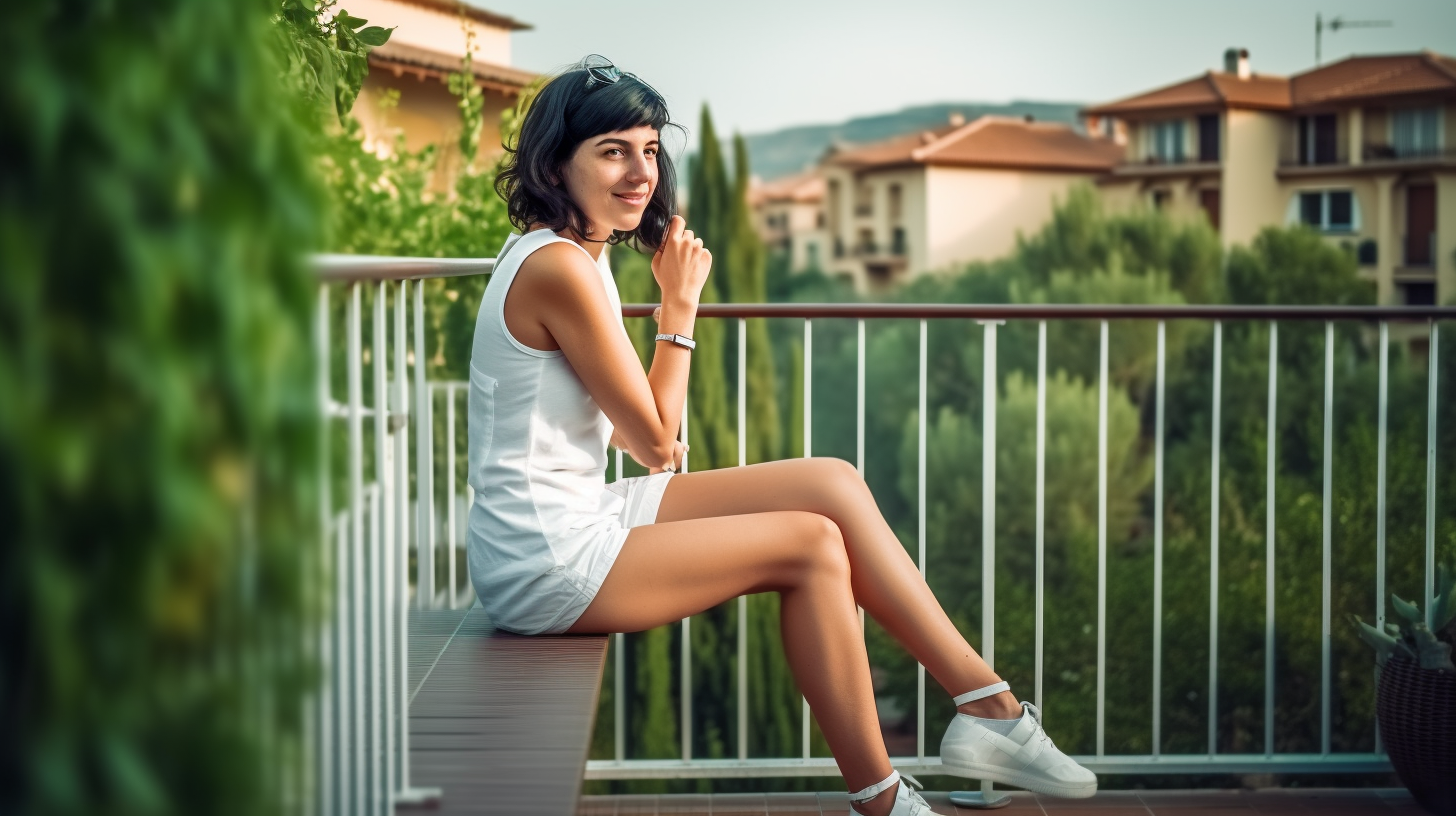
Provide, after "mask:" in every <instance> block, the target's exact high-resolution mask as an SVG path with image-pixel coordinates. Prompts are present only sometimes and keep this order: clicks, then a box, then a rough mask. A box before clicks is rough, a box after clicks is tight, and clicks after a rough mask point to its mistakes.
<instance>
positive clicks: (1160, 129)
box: [1148, 119, 1183, 164]
mask: <svg viewBox="0 0 1456 816" xmlns="http://www.w3.org/2000/svg"><path fill="white" fill-rule="evenodd" d="M1148 159H1149V160H1150V161H1154V162H1158V163H1160V164H1178V163H1180V162H1182V161H1183V120H1182V119H1165V120H1163V121H1161V122H1151V123H1149V124H1148Z"/></svg>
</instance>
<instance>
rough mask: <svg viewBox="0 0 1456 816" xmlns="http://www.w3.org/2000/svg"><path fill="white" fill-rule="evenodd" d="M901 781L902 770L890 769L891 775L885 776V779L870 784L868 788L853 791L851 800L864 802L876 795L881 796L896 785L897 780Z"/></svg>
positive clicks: (850, 796)
mask: <svg viewBox="0 0 1456 816" xmlns="http://www.w3.org/2000/svg"><path fill="white" fill-rule="evenodd" d="M899 781H900V772H899V771H895V770H892V771H890V775H889V776H887V777H885V778H884V779H881V780H880V781H879V782H876V783H875V784H873V785H870V786H869V787H868V788H865V789H864V790H859V791H855V792H854V793H851V794H850V795H849V801H851V802H864V801H866V800H869V799H873V798H875V797H876V796H879V795H880V794H881V793H884V792H885V791H887V790H889V789H890V788H891V787H894V785H895V783H896V782H899Z"/></svg>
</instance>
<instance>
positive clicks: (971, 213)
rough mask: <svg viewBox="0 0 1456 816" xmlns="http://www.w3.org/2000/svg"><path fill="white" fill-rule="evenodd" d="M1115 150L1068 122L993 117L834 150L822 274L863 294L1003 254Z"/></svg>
mask: <svg viewBox="0 0 1456 816" xmlns="http://www.w3.org/2000/svg"><path fill="white" fill-rule="evenodd" d="M1122 152H1123V148H1122V147H1121V146H1120V145H1118V144H1115V143H1114V142H1113V141H1112V140H1110V139H1098V138H1089V137H1087V136H1085V135H1083V134H1081V133H1078V132H1077V131H1075V130H1073V129H1072V128H1070V127H1068V126H1066V125H1061V124H1051V123H1042V122H1033V121H1027V120H1022V119H1012V118H1006V117H996V116H983V117H981V118H979V119H977V120H975V121H973V122H970V123H967V122H965V121H964V120H963V119H960V118H959V117H952V119H951V121H949V122H948V123H947V124H946V125H944V126H942V127H939V128H936V129H934V130H930V131H925V132H921V133H912V134H908V135H904V136H899V137H896V138H893V139H888V140H885V141H882V142H876V143H874V144H869V145H862V146H857V147H841V148H837V149H834V148H831V151H830V153H829V154H828V155H827V156H826V158H825V159H824V160H823V161H822V162H821V163H820V165H819V168H818V174H819V175H820V176H821V177H822V178H823V180H824V199H823V225H824V226H823V229H824V243H825V245H826V248H827V250H828V252H827V257H826V258H825V261H824V264H823V268H824V270H825V271H826V272H828V273H830V274H834V275H839V276H842V277H845V278H847V279H849V280H850V281H852V282H853V283H854V285H855V287H856V288H857V289H860V290H862V291H863V290H876V289H883V288H885V287H888V286H891V285H894V284H896V283H898V282H900V281H902V280H903V279H905V278H906V277H907V276H908V275H910V274H918V273H921V272H925V271H929V270H938V269H946V268H950V267H953V266H955V265H959V264H963V263H966V262H969V261H975V260H989V259H993V258H998V257H1001V256H1003V255H1005V254H1007V253H1008V252H1010V251H1011V249H1012V248H1013V247H1014V246H1015V242H1016V236H1017V234H1018V233H1029V232H1033V231H1035V230H1038V229H1040V228H1041V226H1042V225H1043V224H1044V223H1045V222H1046V221H1047V219H1048V218H1049V217H1050V216H1051V212H1052V209H1053V207H1054V206H1055V203H1056V202H1057V201H1058V200H1060V199H1065V198H1066V195H1067V192H1068V190H1069V189H1070V188H1071V186H1072V185H1074V184H1078V183H1085V182H1087V181H1089V180H1092V179H1095V178H1098V177H1100V176H1103V175H1106V174H1107V173H1108V172H1110V171H1111V170H1112V168H1113V167H1114V166H1115V165H1116V164H1117V163H1118V161H1119V160H1120V159H1121V157H1122Z"/></svg>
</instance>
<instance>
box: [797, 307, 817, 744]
mask: <svg viewBox="0 0 1456 816" xmlns="http://www.w3.org/2000/svg"><path fill="white" fill-rule="evenodd" d="M813 443H814V321H813V320H811V319H809V318H805V319H804V458H805V459H808V458H809V457H810V456H813ZM802 699H803V709H802V714H801V715H800V723H799V728H800V734H799V741H800V743H801V745H802V748H803V755H804V759H808V758H809V722H810V719H809V718H810V716H811V713H810V711H809V698H807V697H803V698H802Z"/></svg>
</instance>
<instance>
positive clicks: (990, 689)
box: [955, 680, 1011, 706]
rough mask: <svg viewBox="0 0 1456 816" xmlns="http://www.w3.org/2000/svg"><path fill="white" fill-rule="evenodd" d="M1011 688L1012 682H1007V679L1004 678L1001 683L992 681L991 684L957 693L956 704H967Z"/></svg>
mask: <svg viewBox="0 0 1456 816" xmlns="http://www.w3.org/2000/svg"><path fill="white" fill-rule="evenodd" d="M1010 690H1011V684H1010V683H1008V682H1006V681H1005V680H1002V681H1001V682H999V683H992V684H991V685H989V686H984V687H982V688H978V689H974V690H972V691H968V692H966V693H965V694H957V695H956V697H955V704H956V705H958V706H960V705H965V704H966V703H969V702H973V701H975V700H979V699H981V698H982V697H990V696H991V695H993V694H1000V693H1001V692H1003V691H1010Z"/></svg>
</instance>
